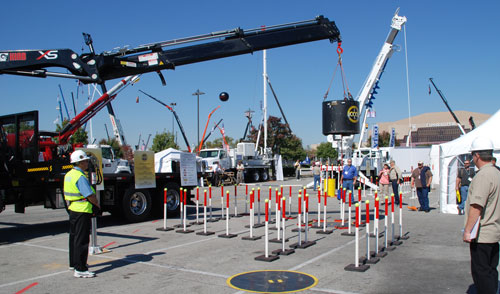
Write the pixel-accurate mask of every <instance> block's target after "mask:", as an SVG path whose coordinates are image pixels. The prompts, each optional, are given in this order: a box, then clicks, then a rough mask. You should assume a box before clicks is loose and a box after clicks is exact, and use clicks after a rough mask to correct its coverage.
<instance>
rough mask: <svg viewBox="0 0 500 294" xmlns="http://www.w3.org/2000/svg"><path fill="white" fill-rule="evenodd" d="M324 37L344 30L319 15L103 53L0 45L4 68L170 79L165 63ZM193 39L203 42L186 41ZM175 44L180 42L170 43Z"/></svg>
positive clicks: (87, 79) (37, 73) (93, 77)
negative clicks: (165, 75)
mask: <svg viewBox="0 0 500 294" xmlns="http://www.w3.org/2000/svg"><path fill="white" fill-rule="evenodd" d="M213 39H216V41H213ZM323 39H330V41H331V42H335V41H340V32H339V30H338V28H337V26H336V25H335V22H333V21H329V20H328V18H325V17H323V16H318V17H316V18H315V19H313V20H308V21H302V22H295V23H289V24H283V25H275V26H269V27H265V28H257V29H250V30H242V29H240V28H237V29H233V30H228V31H221V32H214V33H209V34H205V35H199V36H195V37H188V38H181V39H175V40H170V41H164V42H158V43H152V44H146V45H141V46H139V47H137V48H133V49H126V48H125V49H120V50H118V51H111V52H110V51H106V52H103V53H101V54H98V55H97V54H89V53H84V54H81V55H78V54H76V53H75V52H74V51H72V50H70V49H48V50H16V51H14V50H0V61H1V62H0V74H13V75H25V76H33V77H42V78H45V77H48V76H54V77H63V78H73V79H78V80H80V81H82V82H83V83H99V84H101V83H102V82H103V81H107V80H111V79H117V78H122V77H126V76H132V75H137V74H143V73H147V72H157V73H159V74H160V78H161V79H162V81H164V79H163V76H161V73H160V71H161V70H164V69H175V67H176V66H180V65H186V64H191V63H197V62H202V61H207V60H213V59H219V58H225V57H230V56H236V55H241V54H247V53H253V52H255V51H259V50H264V49H270V48H276V47H282V46H288V45H295V44H300V43H306V42H312V41H318V40H323ZM190 43H197V44H194V45H187V46H183V45H186V44H190ZM172 46H176V47H175V48H173V49H170V48H171V47H172ZM178 46H183V47H178ZM169 47H170V48H169ZM49 67H59V68H64V69H66V70H67V71H69V72H70V73H64V72H51V71H48V70H47V68H49Z"/></svg>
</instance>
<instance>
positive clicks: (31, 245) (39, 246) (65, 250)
mask: <svg viewBox="0 0 500 294" xmlns="http://www.w3.org/2000/svg"><path fill="white" fill-rule="evenodd" d="M16 244H19V245H24V246H30V247H36V248H43V249H49V250H56V251H61V252H68V251H69V250H68V249H61V248H55V247H49V246H42V245H36V244H31V243H16Z"/></svg>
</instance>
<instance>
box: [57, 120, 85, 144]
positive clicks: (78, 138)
mask: <svg viewBox="0 0 500 294" xmlns="http://www.w3.org/2000/svg"><path fill="white" fill-rule="evenodd" d="M68 123H69V120H67V119H65V120H64V121H63V122H62V124H57V127H56V132H60V131H62V129H64V127H65V126H66V125H67V124H68ZM69 143H70V144H78V143H80V144H83V145H86V144H88V143H89V136H88V134H87V132H86V131H84V130H83V129H82V128H78V130H76V132H74V133H73V135H72V136H71V138H70V139H69Z"/></svg>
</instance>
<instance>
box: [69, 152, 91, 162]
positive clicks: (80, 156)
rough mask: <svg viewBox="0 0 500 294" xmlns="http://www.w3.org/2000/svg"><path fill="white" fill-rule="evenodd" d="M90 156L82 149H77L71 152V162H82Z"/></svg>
mask: <svg viewBox="0 0 500 294" xmlns="http://www.w3.org/2000/svg"><path fill="white" fill-rule="evenodd" d="M87 159H89V157H88V156H87V154H85V152H83V151H82V150H76V151H75V152H73V153H71V163H75V162H80V161H82V160H87Z"/></svg>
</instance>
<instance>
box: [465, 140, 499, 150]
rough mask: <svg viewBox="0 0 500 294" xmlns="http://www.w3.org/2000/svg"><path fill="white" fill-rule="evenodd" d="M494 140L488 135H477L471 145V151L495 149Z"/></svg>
mask: <svg viewBox="0 0 500 294" xmlns="http://www.w3.org/2000/svg"><path fill="white" fill-rule="evenodd" d="M493 149H494V147H493V142H491V140H490V139H488V138H486V137H477V138H476V139H474V141H472V144H471V145H470V152H472V151H480V150H493Z"/></svg>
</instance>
